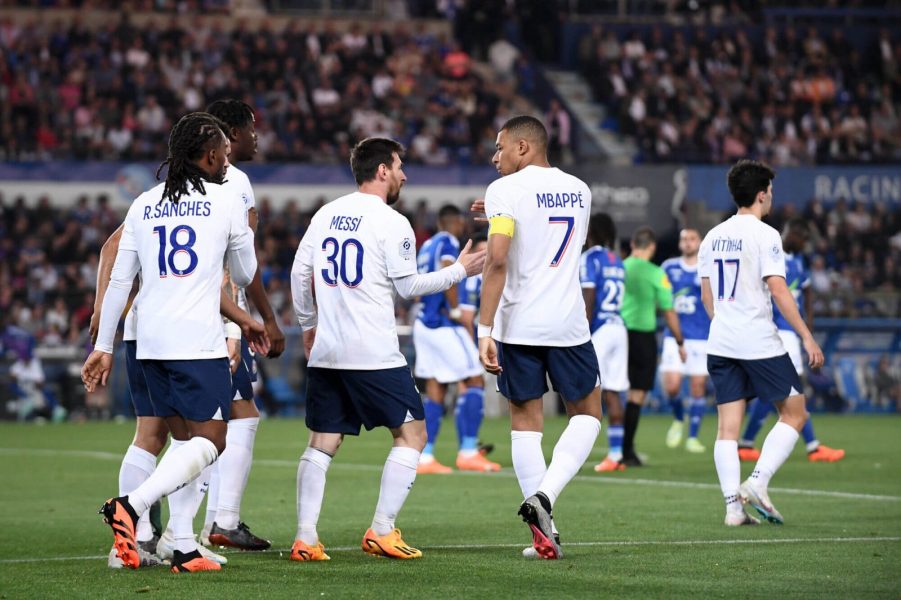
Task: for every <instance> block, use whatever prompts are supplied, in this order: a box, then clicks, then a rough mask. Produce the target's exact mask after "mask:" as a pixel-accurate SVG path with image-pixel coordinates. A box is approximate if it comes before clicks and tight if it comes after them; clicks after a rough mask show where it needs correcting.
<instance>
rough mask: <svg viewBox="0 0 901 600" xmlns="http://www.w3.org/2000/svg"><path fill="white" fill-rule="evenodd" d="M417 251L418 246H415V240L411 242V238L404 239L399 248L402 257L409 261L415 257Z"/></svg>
mask: <svg viewBox="0 0 901 600" xmlns="http://www.w3.org/2000/svg"><path fill="white" fill-rule="evenodd" d="M415 249H416V245H415V244H413V240H411V239H410V238H404V239H403V241H402V242H401V243H400V245H399V246H398V251H399V253H400V255H401V257H403V258H406V259H409V258H410V257H412V256H413V253H414V252H415Z"/></svg>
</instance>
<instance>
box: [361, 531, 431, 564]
mask: <svg viewBox="0 0 901 600" xmlns="http://www.w3.org/2000/svg"><path fill="white" fill-rule="evenodd" d="M360 546H361V547H362V548H363V552H366V553H367V554H372V555H373V556H386V557H388V558H399V559H401V560H408V559H411V558H422V552H420V551H419V550H417V549H416V548H413V547H412V546H408V545H407V542H405V541H404V540H403V538H402V537H401V534H400V529H395V530H394V531H392V532H391V533H388V534H386V535H376V533H375V531H373V530H372V528H369V529H367V530H366V535H364V536H363V542H362V543H361V544H360Z"/></svg>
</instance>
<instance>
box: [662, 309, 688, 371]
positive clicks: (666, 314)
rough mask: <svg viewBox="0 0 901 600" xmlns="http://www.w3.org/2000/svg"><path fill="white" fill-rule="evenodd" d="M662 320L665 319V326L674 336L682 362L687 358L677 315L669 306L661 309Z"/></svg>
mask: <svg viewBox="0 0 901 600" xmlns="http://www.w3.org/2000/svg"><path fill="white" fill-rule="evenodd" d="M663 320H664V321H666V326H667V327H669V330H670V331H672V332H673V337H674V338H676V344H678V345H679V358H680V359H682V362H685V361H686V360H687V359H688V353H687V352H686V351H685V338H684V337H682V326H681V325H679V315H677V314H676V311H674V310H673V309H671V308H670V309H668V310H665V311H663Z"/></svg>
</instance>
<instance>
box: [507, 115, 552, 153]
mask: <svg viewBox="0 0 901 600" xmlns="http://www.w3.org/2000/svg"><path fill="white" fill-rule="evenodd" d="M501 131H506V132H507V134H508V135H510V136H512V137H514V138H523V139H527V140H529V141H531V142H532V143H534V144H536V145H537V146H539V147H540V148H547V129H545V128H544V124H542V122H541V121H539V120H538V119H536V118H535V117H531V116H529V115H519V116H518V117H513V118H512V119H510V120H508V121H507V122H506V123H504V126H503V127H501Z"/></svg>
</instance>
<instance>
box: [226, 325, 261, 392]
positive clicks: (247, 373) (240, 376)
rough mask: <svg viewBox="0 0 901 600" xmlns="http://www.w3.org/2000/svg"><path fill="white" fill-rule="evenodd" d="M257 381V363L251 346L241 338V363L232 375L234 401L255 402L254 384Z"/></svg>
mask: <svg viewBox="0 0 901 600" xmlns="http://www.w3.org/2000/svg"><path fill="white" fill-rule="evenodd" d="M256 380H257V363H256V361H255V360H254V358H253V354H251V352H250V346H249V345H248V344H247V341H246V340H245V339H244V338H241V362H240V363H239V364H238V370H237V371H235V372H234V373H232V400H253V382H254V381H256Z"/></svg>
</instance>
